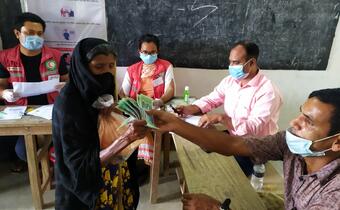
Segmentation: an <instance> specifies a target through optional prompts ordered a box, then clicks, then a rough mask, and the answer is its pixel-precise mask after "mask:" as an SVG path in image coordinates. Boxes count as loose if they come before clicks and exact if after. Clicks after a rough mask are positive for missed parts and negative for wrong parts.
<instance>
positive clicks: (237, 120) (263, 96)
mask: <svg viewBox="0 0 340 210" xmlns="http://www.w3.org/2000/svg"><path fill="white" fill-rule="evenodd" d="M194 104H195V105H197V106H198V107H199V108H200V109H201V111H202V112H203V113H206V112H209V111H211V110H212V109H214V108H216V107H218V106H220V105H222V104H224V111H225V113H226V114H227V115H228V116H229V117H230V118H231V120H232V125H233V127H227V129H228V131H229V132H230V133H231V134H233V135H237V136H257V137H260V136H266V135H270V134H274V133H276V132H277V131H278V125H277V121H278V119H279V114H280V107H281V105H282V96H281V94H280V92H279V90H278V88H277V87H276V86H274V84H273V83H272V82H271V81H270V80H269V79H267V78H266V77H265V76H264V75H263V74H261V73H260V72H259V73H258V74H257V75H256V76H255V77H254V78H253V79H252V80H250V81H249V82H248V83H247V84H246V85H244V86H243V87H241V85H240V82H239V81H237V80H235V79H233V78H232V77H231V76H227V77H225V78H224V79H223V80H222V81H221V82H220V84H218V85H217V86H216V87H215V89H214V91H213V92H211V93H210V94H209V95H207V96H204V97H202V98H200V99H199V100H197V101H195V102H194Z"/></svg>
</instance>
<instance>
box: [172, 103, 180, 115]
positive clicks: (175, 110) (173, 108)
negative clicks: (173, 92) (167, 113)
mask: <svg viewBox="0 0 340 210" xmlns="http://www.w3.org/2000/svg"><path fill="white" fill-rule="evenodd" d="M170 107H171V109H172V110H173V111H174V112H175V113H177V114H179V112H178V110H177V109H176V108H175V107H174V106H173V105H172V104H170Z"/></svg>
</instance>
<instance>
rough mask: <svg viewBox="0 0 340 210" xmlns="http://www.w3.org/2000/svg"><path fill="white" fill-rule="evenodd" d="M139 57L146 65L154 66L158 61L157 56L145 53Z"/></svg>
mask: <svg viewBox="0 0 340 210" xmlns="http://www.w3.org/2000/svg"><path fill="white" fill-rule="evenodd" d="M139 57H140V59H142V61H143V62H144V63H145V64H152V63H154V62H155V61H156V60H157V54H152V55H148V54H144V53H139Z"/></svg>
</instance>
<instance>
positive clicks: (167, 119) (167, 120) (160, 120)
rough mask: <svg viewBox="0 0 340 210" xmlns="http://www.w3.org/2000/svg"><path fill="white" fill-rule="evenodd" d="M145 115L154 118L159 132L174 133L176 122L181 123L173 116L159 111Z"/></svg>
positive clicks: (152, 111)
mask: <svg viewBox="0 0 340 210" xmlns="http://www.w3.org/2000/svg"><path fill="white" fill-rule="evenodd" d="M147 113H148V114H149V115H151V116H153V117H154V120H155V123H156V126H157V127H158V128H159V130H160V131H174V129H175V127H176V125H177V123H178V121H181V120H180V119H179V118H178V117H176V116H175V115H174V114H171V113H169V112H165V111H159V110H154V109H153V110H150V111H147Z"/></svg>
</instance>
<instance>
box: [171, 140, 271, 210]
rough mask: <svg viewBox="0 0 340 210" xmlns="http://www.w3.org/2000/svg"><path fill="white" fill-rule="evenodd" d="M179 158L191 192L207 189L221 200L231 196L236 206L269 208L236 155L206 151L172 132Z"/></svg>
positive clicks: (233, 207)
mask: <svg viewBox="0 0 340 210" xmlns="http://www.w3.org/2000/svg"><path fill="white" fill-rule="evenodd" d="M173 139H174V142H175V147H176V151H177V155H178V159H179V162H180V165H181V168H182V170H183V175H184V179H185V182H186V187H187V190H188V192H190V193H204V194H207V195H209V196H211V197H213V198H215V199H217V200H219V201H220V202H223V201H224V200H225V199H226V198H227V197H228V198H230V199H231V206H230V208H231V209H233V210H242V209H244V210H249V209H252V210H257V209H258V210H263V209H266V208H265V206H264V204H263V202H262V201H261V199H260V197H259V196H258V194H257V193H256V192H255V190H254V189H253V188H252V187H251V185H250V183H249V180H248V178H247V177H246V176H245V175H244V173H243V172H242V170H241V168H240V167H239V165H238V164H237V162H236V161H235V159H234V157H227V156H223V155H219V154H217V153H206V152H205V151H203V150H202V149H201V148H200V147H199V146H197V145H195V144H193V143H191V142H190V141H187V140H186V139H184V138H182V137H180V136H178V135H176V134H173Z"/></svg>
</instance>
